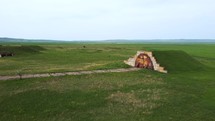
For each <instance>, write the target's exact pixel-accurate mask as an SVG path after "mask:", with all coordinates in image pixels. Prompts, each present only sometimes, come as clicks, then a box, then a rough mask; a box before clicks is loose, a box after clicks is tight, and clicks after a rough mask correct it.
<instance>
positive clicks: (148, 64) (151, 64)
mask: <svg viewBox="0 0 215 121" xmlns="http://www.w3.org/2000/svg"><path fill="white" fill-rule="evenodd" d="M124 62H125V63H126V64H128V65H130V66H132V67H137V68H146V69H151V70H155V71H159V72H162V73H167V70H164V67H161V66H160V64H158V63H157V61H156V59H155V58H154V57H153V55H152V52H148V51H137V54H136V55H135V56H134V57H133V58H129V59H128V60H126V61H124Z"/></svg>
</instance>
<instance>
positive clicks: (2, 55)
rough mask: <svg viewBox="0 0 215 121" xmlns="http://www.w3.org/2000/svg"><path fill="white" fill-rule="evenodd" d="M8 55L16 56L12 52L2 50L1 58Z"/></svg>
mask: <svg viewBox="0 0 215 121" xmlns="http://www.w3.org/2000/svg"><path fill="white" fill-rule="evenodd" d="M6 56H14V54H13V53H11V52H0V58H1V57H6Z"/></svg>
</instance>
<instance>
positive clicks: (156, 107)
mask: <svg viewBox="0 0 215 121" xmlns="http://www.w3.org/2000/svg"><path fill="white" fill-rule="evenodd" d="M83 45H85V46H86V48H83ZM3 47H5V48H8V49H9V50H16V51H14V52H17V54H16V55H15V56H14V57H8V58H0V63H1V65H0V75H15V74H16V73H17V72H21V73H44V72H63V71H76V70H94V69H109V68H127V67H128V66H127V65H125V64H123V60H126V59H128V58H129V57H131V56H133V55H134V54H135V53H136V51H137V50H149V51H153V53H154V55H155V57H156V59H157V61H158V62H159V63H160V64H161V65H162V66H164V67H165V68H166V69H167V70H168V72H169V73H168V74H162V73H158V72H154V71H151V70H140V71H137V72H125V73H105V74H91V75H79V76H63V77H49V78H34V79H22V80H8V81H0V120H3V121H5V120H18V121H19V120H20V121H23V120H26V121H29V120H37V121H41V120H44V121H47V120H74V121H86V120H92V121H95V120H99V121H110V120H111V121H112V120H113V121H131V120H132V121H140V120H145V121H214V120H215V117H214V115H215V98H214V97H215V89H214V87H215V82H214V74H215V73H214V72H215V66H214V65H215V56H214V51H215V45H213V44H211V45H207V44H187V45H186V44H178V45H176V44H166V45H164V44H139V45H135V44H120V45H118V44H95V45H93V44H67V45H63V44H60V45H56V44H40V45H36V44H35V45H30V44H29V45H26V44H25V45H24V46H20V45H14V44H13V45H10V44H7V46H3ZM1 48H2V47H1ZM23 48H24V49H23Z"/></svg>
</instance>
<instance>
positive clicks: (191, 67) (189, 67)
mask: <svg viewBox="0 0 215 121" xmlns="http://www.w3.org/2000/svg"><path fill="white" fill-rule="evenodd" d="M153 55H154V56H155V58H156V60H157V61H158V62H159V63H160V65H161V66H164V67H165V69H166V70H168V72H170V73H177V72H188V71H189V72H190V71H203V70H205V69H206V66H205V65H203V64H202V63H200V62H199V61H197V60H196V59H194V58H193V57H192V56H190V55H189V54H187V53H186V52H184V51H175V50H170V51H153Z"/></svg>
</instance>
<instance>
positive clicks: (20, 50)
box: [0, 45, 45, 55]
mask: <svg viewBox="0 0 215 121" xmlns="http://www.w3.org/2000/svg"><path fill="white" fill-rule="evenodd" d="M43 50H45V48H43V47H41V46H36V45H31V46H29V45H28V46H26V45H25V46H23V45H18V46H9V45H5V46H0V53H1V52H2V53H4V52H11V53H13V54H15V55H25V54H35V53H39V52H40V51H43Z"/></svg>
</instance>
